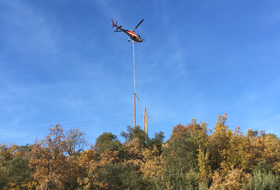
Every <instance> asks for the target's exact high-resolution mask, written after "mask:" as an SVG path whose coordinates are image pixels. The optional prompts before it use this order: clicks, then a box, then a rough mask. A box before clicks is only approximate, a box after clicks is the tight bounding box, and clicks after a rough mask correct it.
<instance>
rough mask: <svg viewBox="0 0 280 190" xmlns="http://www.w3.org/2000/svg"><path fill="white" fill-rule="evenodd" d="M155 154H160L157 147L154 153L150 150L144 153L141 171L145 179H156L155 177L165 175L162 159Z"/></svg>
mask: <svg viewBox="0 0 280 190" xmlns="http://www.w3.org/2000/svg"><path fill="white" fill-rule="evenodd" d="M155 152H158V150H157V148H156V146H154V149H153V150H152V151H151V150H149V149H145V150H144V151H143V156H144V158H143V161H142V162H141V163H140V171H141V172H142V173H143V176H144V177H145V178H151V179H154V178H155V177H159V176H161V175H163V171H164V168H163V161H162V158H161V157H158V156H154V155H153V154H154V153H155Z"/></svg>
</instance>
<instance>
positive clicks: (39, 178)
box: [29, 125, 79, 189]
mask: <svg viewBox="0 0 280 190" xmlns="http://www.w3.org/2000/svg"><path fill="white" fill-rule="evenodd" d="M65 144H67V141H65V136H64V134H63V129H62V127H61V126H60V125H56V126H55V127H53V128H50V134H49V135H47V136H46V137H45V139H44V140H42V141H40V142H36V143H35V144H34V145H33V147H32V151H31V154H30V157H31V158H30V161H29V167H30V168H34V169H35V173H34V174H33V177H34V179H35V180H36V182H37V185H36V186H37V188H39V189H64V188H67V189H75V187H76V186H77V182H74V183H71V182H73V180H72V179H75V178H77V175H78V169H79V168H78V163H77V161H76V159H75V158H74V157H72V156H71V155H69V156H68V157H66V156H65V155H64V153H65V152H66V151H68V150H69V149H66V148H65V147H66V146H65Z"/></svg>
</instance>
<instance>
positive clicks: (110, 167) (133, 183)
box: [98, 163, 145, 190]
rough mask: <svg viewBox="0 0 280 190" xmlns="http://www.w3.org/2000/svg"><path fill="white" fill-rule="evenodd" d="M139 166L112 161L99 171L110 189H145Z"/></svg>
mask: <svg viewBox="0 0 280 190" xmlns="http://www.w3.org/2000/svg"><path fill="white" fill-rule="evenodd" d="M137 170H138V169H137V167H136V166H135V165H133V164H131V163H115V164H113V163H110V164H107V165H105V166H104V168H103V169H102V170H101V171H100V172H99V173H98V174H99V176H100V178H101V179H102V181H103V182H104V183H106V184H107V185H108V187H109V189H116V190H118V189H119V190H124V189H135V190H137V189H139V190H142V189H145V184H144V182H143V179H142V177H141V174H140V173H139V172H137Z"/></svg>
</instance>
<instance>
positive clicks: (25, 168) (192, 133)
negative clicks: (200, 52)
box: [0, 114, 280, 190]
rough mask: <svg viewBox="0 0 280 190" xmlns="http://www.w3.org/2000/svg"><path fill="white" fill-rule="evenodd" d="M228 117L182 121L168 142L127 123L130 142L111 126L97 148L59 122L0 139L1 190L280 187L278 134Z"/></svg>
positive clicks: (251, 188)
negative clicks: (42, 131)
mask: <svg viewBox="0 0 280 190" xmlns="http://www.w3.org/2000/svg"><path fill="white" fill-rule="evenodd" d="M226 121H227V116H226V114H224V115H222V116H218V119H217V122H216V125H215V126H214V127H213V130H208V129H207V127H208V126H207V123H204V122H201V123H197V122H196V120H195V119H193V120H192V121H191V123H190V124H188V125H186V126H184V125H182V124H178V125H177V126H175V127H174V128H173V130H172V135H171V137H170V138H169V139H168V140H166V141H165V142H163V139H164V134H163V132H159V133H156V134H155V135H154V137H153V138H149V137H147V135H146V134H145V132H144V131H142V130H141V129H140V126H135V127H130V126H128V127H127V132H122V133H121V136H122V137H124V138H125V142H124V143H121V141H119V140H118V138H117V136H116V135H114V134H112V133H110V132H109V133H107V132H104V133H103V134H101V135H100V136H99V137H98V138H97V139H96V143H95V144H94V145H91V146H90V145H89V143H88V142H87V141H86V140H85V137H84V132H81V131H80V130H79V129H77V128H75V129H70V130H69V131H66V132H65V131H63V128H62V126H61V125H56V126H55V127H51V128H50V129H49V130H50V132H49V134H47V136H46V137H45V138H44V139H42V140H37V139H36V141H35V143H34V144H31V145H29V144H28V145H25V146H18V145H14V144H1V145H0V189H14V190H21V189H22V190H24V189H34V190H35V189H46V190H47V189H48V190H51V189H54V190H56V189H57V190H58V189H62V190H63V189H77V190H82V189H85V190H86V189H99V190H115V189H121V190H125V189H139V190H142V189H160V190H161V189H166V190H167V189H194V190H195V189H197V190H198V189H201V190H202V189H211V190H220V189H225V190H235V189H237V190H240V189H250V190H253V189H279V187H280V177H279V172H280V141H279V139H278V137H277V136H276V135H274V134H266V133H265V132H263V131H261V132H257V131H254V130H252V129H248V130H247V132H246V134H243V133H242V132H241V130H240V128H239V127H236V128H235V130H234V131H232V130H231V129H230V128H229V127H228V126H227V124H226Z"/></svg>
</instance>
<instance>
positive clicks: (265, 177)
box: [243, 171, 280, 190]
mask: <svg viewBox="0 0 280 190" xmlns="http://www.w3.org/2000/svg"><path fill="white" fill-rule="evenodd" d="M279 188H280V177H279V175H273V174H272V173H267V174H266V173H262V172H260V171H254V172H253V176H252V177H251V178H250V180H249V184H248V185H247V184H245V183H244V184H243V189H244V190H247V189H250V190H278V189H279Z"/></svg>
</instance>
